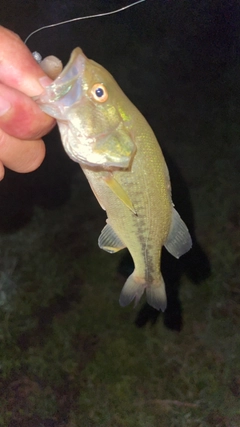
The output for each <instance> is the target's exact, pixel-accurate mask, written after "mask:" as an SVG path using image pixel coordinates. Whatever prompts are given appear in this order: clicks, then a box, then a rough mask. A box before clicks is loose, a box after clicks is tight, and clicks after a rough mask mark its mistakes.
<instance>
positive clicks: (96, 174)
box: [35, 47, 192, 311]
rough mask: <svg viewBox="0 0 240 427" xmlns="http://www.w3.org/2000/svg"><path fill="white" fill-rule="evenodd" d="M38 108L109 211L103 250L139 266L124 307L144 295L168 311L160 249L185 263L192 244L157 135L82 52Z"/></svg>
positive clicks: (75, 55) (124, 293)
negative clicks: (122, 254) (125, 256)
mask: <svg viewBox="0 0 240 427" xmlns="http://www.w3.org/2000/svg"><path fill="white" fill-rule="evenodd" d="M35 101H36V102H37V104H38V105H39V107H40V108H41V109H42V110H43V111H44V112H45V113H47V114H49V115H50V116H52V117H54V118H55V119H56V121H57V124H58V127H59V131H60V135H61V139H62V143H63V146H64V149H65V151H66V153H67V154H68V156H69V157H70V158H71V159H72V160H74V161H75V162H77V163H79V165H80V166H81V168H82V170H83V172H84V174H85V175H86V178H87V180H88V182H89V184H90V187H91V189H92V191H93V193H94V195H95V197H96V199H97V200H98V202H99V204H100V206H101V207H102V208H103V209H104V210H105V211H106V214H107V219H106V225H105V227H104V228H103V230H102V232H101V234H100V236H99V239H98V245H99V247H100V248H101V249H103V250H105V251H107V252H109V253H111V254H112V253H116V252H118V251H120V250H121V249H124V248H127V249H128V250H129V252H130V254H131V256H132V258H133V262H134V271H133V273H132V274H131V275H130V276H129V277H128V278H127V280H126V282H125V284H124V286H123V289H122V291H121V294H120V299H119V302H120V305H121V306H123V307H124V306H127V305H128V304H130V303H131V302H132V301H134V305H136V304H137V303H138V302H139V300H140V298H141V296H142V295H143V293H144V291H146V298H147V302H148V304H150V305H151V306H152V307H154V308H155V309H157V310H160V309H161V310H162V311H164V310H165V308H166V305H167V298H166V291H165V284H164V279H163V277H162V274H161V270H160V259H161V253H162V247H163V246H164V247H165V248H166V249H167V250H168V251H169V252H170V253H171V254H172V255H173V256H174V257H176V258H179V257H180V256H181V255H183V254H184V253H186V252H187V251H188V250H189V249H190V248H191V246H192V241H191V237H190V234H189V231H188V228H187V226H186V225H185V223H184V222H183V221H182V219H181V218H180V216H179V214H178V212H177V211H176V210H175V208H174V205H173V202H172V196H171V183H170V178H169V172H168V168H167V165H166V163H165V160H164V156H163V154H162V150H161V148H160V145H159V143H158V141H157V139H156V137H155V135H154V132H153V130H152V129H151V127H150V126H149V124H148V123H147V121H146V119H145V118H144V116H143V115H142V114H141V113H140V111H139V110H138V109H137V108H136V107H135V106H134V105H133V103H132V102H131V101H130V100H129V99H128V98H127V96H126V95H125V94H124V92H123V91H122V89H121V88H120V87H119V85H118V83H117V82H116V81H115V79H114V78H113V76H112V75H111V74H110V73H109V72H108V71H107V70H106V69H105V68H104V67H103V66H101V65H100V64H98V63H96V62H95V61H93V60H91V59H88V58H87V57H86V56H85V54H84V53H83V51H82V50H81V49H80V48H79V47H77V48H75V49H74V50H73V52H72V54H71V57H70V60H69V62H68V64H67V65H66V66H65V68H64V69H63V71H62V72H61V73H60V75H59V76H58V77H57V78H56V79H55V80H54V81H53V83H52V84H51V85H49V86H47V87H46V88H45V89H44V91H43V92H42V93H41V94H40V95H39V96H37V97H35Z"/></svg>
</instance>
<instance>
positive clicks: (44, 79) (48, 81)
mask: <svg viewBox="0 0 240 427" xmlns="http://www.w3.org/2000/svg"><path fill="white" fill-rule="evenodd" d="M52 82H53V81H52V80H51V79H50V78H49V77H47V76H43V77H41V78H40V79H39V83H40V85H41V86H42V87H47V86H50V84H51V83H52Z"/></svg>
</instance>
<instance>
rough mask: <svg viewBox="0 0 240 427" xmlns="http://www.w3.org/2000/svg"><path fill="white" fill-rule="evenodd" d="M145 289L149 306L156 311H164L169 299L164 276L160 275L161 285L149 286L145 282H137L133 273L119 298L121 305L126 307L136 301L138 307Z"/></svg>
mask: <svg viewBox="0 0 240 427" xmlns="http://www.w3.org/2000/svg"><path fill="white" fill-rule="evenodd" d="M145 289H146V294H147V295H146V296H147V302H148V304H149V305H151V306H152V307H154V308H155V309H156V310H162V311H164V310H165V309H166V306H167V297H166V292H165V285H164V280H163V278H162V275H160V280H159V283H157V284H156V283H154V284H151V285H148V284H146V283H144V282H143V283H139V281H135V278H134V273H132V274H131V275H130V276H129V277H128V279H127V281H126V282H125V284H124V286H123V288H122V292H121V294H120V298H119V303H120V305H121V306H122V307H125V306H126V305H128V304H130V303H131V302H132V301H133V300H135V302H134V306H136V305H137V303H138V301H139V300H140V298H141V296H142V294H143V292H144V290H145Z"/></svg>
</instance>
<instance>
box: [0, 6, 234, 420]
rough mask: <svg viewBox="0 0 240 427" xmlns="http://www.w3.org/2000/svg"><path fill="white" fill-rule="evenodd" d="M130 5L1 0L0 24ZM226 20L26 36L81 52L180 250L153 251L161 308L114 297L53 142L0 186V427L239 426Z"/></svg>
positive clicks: (112, 263) (106, 262) (83, 193)
mask: <svg viewBox="0 0 240 427" xmlns="http://www.w3.org/2000/svg"><path fill="white" fill-rule="evenodd" d="M129 3H130V0H128V1H127V0H84V1H83V0H82V1H81V0H70V1H68V2H64V1H60V0H56V1H54V0H50V1H45V0H35V1H34V0H31V1H25V2H19V1H17V0H9V1H7V0H2V1H1V5H0V24H1V25H3V26H6V27H8V28H9V29H11V30H13V31H15V32H17V33H18V34H19V35H20V36H21V38H22V39H25V38H26V37H27V36H28V34H29V33H30V32H31V31H33V30H35V29H37V28H38V27H40V26H43V25H47V24H51V23H54V22H58V21H61V20H65V19H70V18H75V17H77V16H82V15H88V14H95V13H101V12H104V11H109V10H113V9H115V8H118V7H121V6H124V5H126V4H129ZM239 23H240V6H239V2H233V1H231V0H226V1H224V0H223V1H210V0H199V1H194V0H189V1H187V0H186V1H182V0H168V1H167V0H147V1H146V2H144V3H142V4H139V5H138V6H136V7H134V8H131V9H129V10H126V11H125V12H122V13H119V14H116V15H112V16H108V17H103V18H98V19H93V20H86V21H80V22H75V23H71V24H69V25H65V26H60V27H56V28H52V29H48V30H44V31H42V32H39V33H38V34H36V35H34V36H33V37H32V38H31V39H30V40H29V43H28V46H29V48H30V50H31V51H38V52H40V53H41V55H42V56H43V57H44V56H47V55H50V54H53V55H56V56H58V57H59V58H61V59H62V61H63V62H64V64H65V63H66V62H67V61H68V58H69V56H70V53H71V51H72V50H73V48H75V47H76V46H80V47H81V48H82V49H83V51H84V52H85V53H86V55H87V56H88V57H89V58H92V59H94V60H95V61H97V62H99V63H100V64H102V65H103V66H104V67H105V68H107V69H108V70H109V71H110V72H111V73H112V74H113V76H114V77H115V79H116V80H117V81H118V83H119V84H120V86H121V87H122V89H123V90H124V92H125V93H126V94H127V96H128V97H129V98H130V99H131V100H132V101H133V103H134V104H135V105H136V106H137V107H138V108H139V110H140V111H141V112H142V113H143V114H144V116H145V117H146V119H147V120H148V122H149V123H150V125H151V126H152V128H153V130H154V132H155V134H156V136H157V138H158V141H159V143H160V145H161V148H162V150H163V152H164V155H165V158H166V161H167V164H168V167H169V170H170V176H171V181H172V189H173V201H174V203H175V205H176V208H177V210H178V211H179V212H180V214H181V216H182V218H183V219H184V221H185V222H186V224H187V225H188V227H189V229H190V230H191V234H192V237H193V241H194V246H193V249H192V250H191V251H190V252H189V253H188V254H186V255H184V256H183V257H182V258H181V259H180V260H179V261H177V260H175V259H174V258H173V257H172V256H171V255H169V254H167V253H166V251H164V253H163V257H162V272H163V276H164V278H165V281H166V286H167V294H168V308H167V310H166V312H165V313H164V314H162V313H158V312H157V311H155V310H154V309H151V308H150V307H149V306H148V305H147V304H146V303H145V301H144V298H142V300H141V303H140V304H139V306H138V307H137V308H135V309H133V307H132V306H130V307H127V308H124V309H123V308H121V307H120V306H119V304H118V298H119V294H120V291H121V289H122V286H123V284H124V282H125V279H126V277H127V276H128V275H129V274H130V272H131V271H132V262H131V259H130V257H129V255H128V254H127V252H125V251H122V252H119V253H118V254H115V255H110V254H108V253H106V252H104V251H102V250H100V249H99V248H98V245H97V238H98V236H99V234H100V232H101V230H102V228H103V226H104V224H105V218H106V215H105V212H104V211H103V210H102V209H101V208H100V207H99V205H98V203H97V201H96V200H95V197H94V195H93V194H92V192H91V190H90V188H89V185H88V182H87V180H86V178H85V177H84V175H83V173H82V171H81V170H80V168H79V166H78V165H77V164H75V163H74V162H72V161H71V160H70V159H69V158H68V157H67V155H66V154H65V152H64V151H63V148H62V145H61V141H60V137H59V134H58V130H57V128H55V129H54V130H53V132H51V133H50V134H49V135H47V136H46V137H45V142H46V146H47V155H46V158H45V161H44V163H43V164H42V166H41V167H40V168H39V169H38V170H37V171H35V172H33V173H31V174H26V175H20V174H17V173H13V172H11V171H7V173H6V176H5V178H4V180H3V181H2V182H1V183H0V252H1V257H0V267H1V268H0V426H4V427H6V426H9V427H15V426H17V427H40V426H41V427H64V426H66V427H100V426H104V427H136V426H138V427H160V426H161V427H181V426H182V427H185V426H190V427H205V426H206V427H207V426H213V427H239V426H240V335H239V326H240V284H239V265H240V243H239V242H240V217H239V208H240V199H239V183H240V144H239V140H240V76H239V72H240V60H239V55H240V29H239V28H240V24H239Z"/></svg>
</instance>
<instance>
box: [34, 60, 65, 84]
mask: <svg viewBox="0 0 240 427" xmlns="http://www.w3.org/2000/svg"><path fill="white" fill-rule="evenodd" d="M40 67H41V68H42V70H43V71H44V72H45V73H46V74H47V75H48V77H50V79H52V80H55V79H56V78H57V77H58V76H59V74H60V73H61V71H62V69H63V64H62V61H61V60H60V59H58V58H57V57H56V56H53V55H50V56H46V58H44V59H43V60H42V61H41V62H40Z"/></svg>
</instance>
